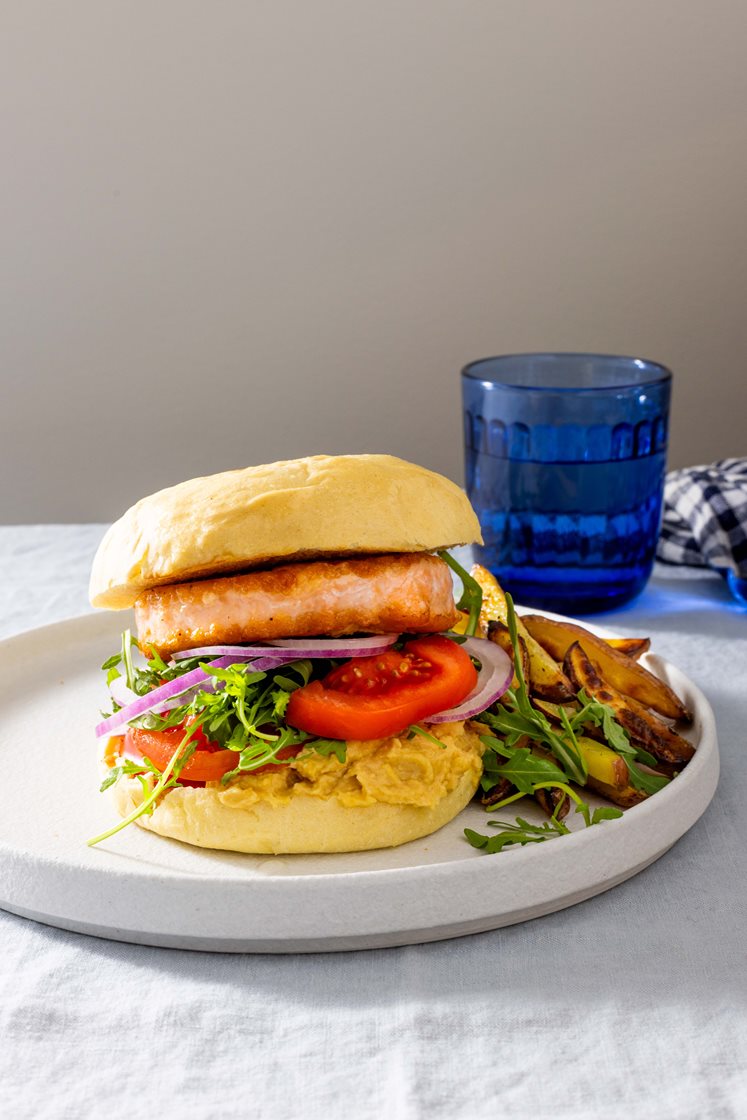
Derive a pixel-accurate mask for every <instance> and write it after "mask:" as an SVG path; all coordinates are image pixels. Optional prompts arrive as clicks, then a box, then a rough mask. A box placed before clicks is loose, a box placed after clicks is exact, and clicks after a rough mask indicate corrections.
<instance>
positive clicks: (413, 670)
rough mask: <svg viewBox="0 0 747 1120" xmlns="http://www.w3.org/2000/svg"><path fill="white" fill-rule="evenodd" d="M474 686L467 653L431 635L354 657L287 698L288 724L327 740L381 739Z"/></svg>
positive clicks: (451, 702)
mask: <svg viewBox="0 0 747 1120" xmlns="http://www.w3.org/2000/svg"><path fill="white" fill-rule="evenodd" d="M476 684H477V670H476V669H475V667H474V665H473V664H472V660H471V658H470V656H469V654H468V653H467V652H466V650H464V649H462V647H461V646H459V645H457V644H456V642H452V641H451V640H450V639H449V638H444V637H442V636H441V635H440V634H434V635H431V636H429V637H426V638H416V639H415V641H412V642H408V643H407V645H406V646H405V648H404V650H403V651H401V652H399V653H398V652H396V651H394V650H387V651H386V653H382V654H377V655H376V656H375V657H356V658H355V659H353V660H352V661H346V662H345V664H344V665H339V666H338V667H337V668H336V669H333V670H332V672H331V673H329V674H328V675H327V676H326V677H325V678H324V680H323V681H312V682H311V684H307V685H306V686H305V687H304V688H299V689H297V691H296V692H294V693H293V694H292V695H291V698H290V703H289V704H288V708H287V711H286V715H285V718H286V722H287V723H289V724H290V725H291V727H298V728H300V729H301V730H302V731H309V732H311V734H312V735H322V736H325V737H328V738H331V739H384V738H387V737H388V736H389V735H395V734H397V733H398V732H400V731H404V729H405V728H406V727H408V726H409V725H410V724H411V723H417V721H418V720H421V719H426V718H427V717H428V716H429V715H435V713H436V712H442V711H444V709H446V708H452V707H454V706H455V705H456V704H459V703H460V702H461V701H462V700H464V698H465V696H469V694H470V692H471V691H472V690H473V688H474V687H475V685H476Z"/></svg>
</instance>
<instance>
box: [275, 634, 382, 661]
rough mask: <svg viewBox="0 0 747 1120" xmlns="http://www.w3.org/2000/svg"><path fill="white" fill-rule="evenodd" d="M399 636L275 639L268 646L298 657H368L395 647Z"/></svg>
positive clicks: (373, 635)
mask: <svg viewBox="0 0 747 1120" xmlns="http://www.w3.org/2000/svg"><path fill="white" fill-rule="evenodd" d="M398 638H399V634H370V635H367V636H366V637H365V638H275V639H273V640H272V641H270V642H268V643H267V644H268V645H270V646H273V647H277V648H278V649H282V650H284V651H285V652H287V653H290V652H291V651H294V650H295V651H296V654H297V656H298V657H367V656H369V655H371V656H373V655H374V654H377V653H383V652H384V650H387V649H389V648H390V646H393V645H394V643H395V642H396V641H397V639H398Z"/></svg>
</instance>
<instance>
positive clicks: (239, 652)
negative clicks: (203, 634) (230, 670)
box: [172, 645, 285, 661]
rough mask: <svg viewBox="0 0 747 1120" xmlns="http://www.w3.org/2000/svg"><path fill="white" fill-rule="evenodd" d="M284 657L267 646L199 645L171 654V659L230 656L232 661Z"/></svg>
mask: <svg viewBox="0 0 747 1120" xmlns="http://www.w3.org/2000/svg"><path fill="white" fill-rule="evenodd" d="M263 656H269V657H284V656H285V654H284V653H281V652H280V651H279V650H278V652H277V654H275V652H274V651H273V650H272V649H270V647H269V646H265V645H262V646H260V645H256V646H200V647H199V648H198V649H182V650H179V651H178V652H177V653H175V654H174V655H173V658H172V660H173V661H186V660H187V658H189V657H232V658H233V659H234V661H249V660H250V659H251V658H252V657H263Z"/></svg>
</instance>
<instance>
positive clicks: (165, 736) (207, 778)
mask: <svg viewBox="0 0 747 1120" xmlns="http://www.w3.org/2000/svg"><path fill="white" fill-rule="evenodd" d="M186 733H187V729H186V727H169V728H168V729H167V730H166V731H149V730H147V729H146V728H142V727H129V728H128V729H127V731H126V732H125V738H124V747H125V750H126V751H127V752H128V753H130V754H133V755H134V756H135V757H137V756H138V755H139V756H140V757H141V758H142V757H143V756H147V757H148V758H149V759H150V760H151V762H153V763H154V764H155V765H156V766H157V767H158V769H159V770H164V769H165V768H166V767H167V766H168V764H169V763H170V762H171V759H172V756H173V754H174V751H175V750H177V748H178V746H179V744H180V743H181V741H182V739H183V738H184V736H185V735H186ZM194 742H195V743H196V750H195V752H194V754H193V755H192V756H191V757H190V758H188V759H187V761H186V763H185V764H184V767H183V768H182V771H181V774H180V775H179V780H180V781H181V780H184V781H191V782H217V781H218V780H219V779H220V778H222V777H223V775H224V774H227V773H228V771H229V770H233V769H234V767H235V766H236V763H237V761H238V758H239V756H238V754H237V753H236V751H224V750H221V748H220V747H219V746H218V744H217V743H212V742H210V740H209V739H207V738H206V737H205V736H204V735H203V733H202V731H200V730H198V731H197V732H196V733H195V736H194Z"/></svg>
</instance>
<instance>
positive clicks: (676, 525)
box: [656, 459, 747, 579]
mask: <svg viewBox="0 0 747 1120" xmlns="http://www.w3.org/2000/svg"><path fill="white" fill-rule="evenodd" d="M656 558H657V560H663V561H664V563H665V564H691V565H694V566H696V567H710V568H717V569H718V570H719V571H721V572H723V573H726V572H728V571H731V572H733V573H734V575H735V576H738V577H739V578H740V579H747V459H719V461H718V462H717V463H711V464H710V466H707V467H687V468H686V469H685V470H680V471H671V472H670V473H669V474H668V475H667V479H666V483H665V486H664V517H663V521H662V526H661V535H660V537H659V544H658V547H657V551H656Z"/></svg>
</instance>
